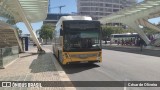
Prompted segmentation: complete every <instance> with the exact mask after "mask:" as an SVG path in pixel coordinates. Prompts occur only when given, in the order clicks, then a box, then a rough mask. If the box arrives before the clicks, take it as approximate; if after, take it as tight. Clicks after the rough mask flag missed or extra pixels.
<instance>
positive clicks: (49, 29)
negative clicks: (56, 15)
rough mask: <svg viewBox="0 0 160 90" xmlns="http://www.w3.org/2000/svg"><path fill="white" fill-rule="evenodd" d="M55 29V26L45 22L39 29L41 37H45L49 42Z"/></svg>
mask: <svg viewBox="0 0 160 90" xmlns="http://www.w3.org/2000/svg"><path fill="white" fill-rule="evenodd" d="M53 31H54V28H53V26H52V25H51V24H44V25H43V26H42V27H41V29H40V30H39V37H40V38H42V39H45V40H46V42H45V43H46V44H47V40H48V39H52V35H53ZM37 33H38V32H37Z"/></svg>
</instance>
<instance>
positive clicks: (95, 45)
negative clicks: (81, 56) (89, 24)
mask: <svg viewBox="0 0 160 90" xmlns="http://www.w3.org/2000/svg"><path fill="white" fill-rule="evenodd" d="M99 49H100V38H99V31H98V30H97V31H93V30H78V31H77V30H72V31H67V32H66V33H65V35H64V51H92V50H99Z"/></svg>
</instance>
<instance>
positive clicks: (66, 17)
mask: <svg viewBox="0 0 160 90" xmlns="http://www.w3.org/2000/svg"><path fill="white" fill-rule="evenodd" d="M65 20H89V21H91V20H92V18H91V17H89V16H62V17H61V18H60V19H59V21H58V22H57V24H56V26H58V25H61V24H62V22H63V21H65Z"/></svg>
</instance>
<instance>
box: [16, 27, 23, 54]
mask: <svg viewBox="0 0 160 90" xmlns="http://www.w3.org/2000/svg"><path fill="white" fill-rule="evenodd" d="M13 31H14V34H15V36H16V39H17V42H18V45H19V48H20V52H24V49H23V48H22V43H21V41H20V39H19V37H18V33H17V30H15V29H13Z"/></svg>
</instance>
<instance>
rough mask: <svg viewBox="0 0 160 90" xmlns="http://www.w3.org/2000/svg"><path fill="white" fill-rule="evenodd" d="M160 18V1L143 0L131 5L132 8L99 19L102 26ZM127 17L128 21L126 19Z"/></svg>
mask: <svg viewBox="0 0 160 90" xmlns="http://www.w3.org/2000/svg"><path fill="white" fill-rule="evenodd" d="M159 16H160V0H145V1H143V2H142V3H138V4H136V5H133V6H132V7H127V8H124V9H122V10H120V11H118V12H116V13H113V14H111V15H109V16H106V17H104V18H101V19H100V20H99V21H101V23H102V24H106V23H112V22H114V23H115V22H118V23H119V22H121V23H123V22H129V21H130V20H131V19H132V18H133V19H135V20H136V19H139V18H143V19H146V20H147V19H151V18H155V17H159ZM126 17H129V18H130V19H126Z"/></svg>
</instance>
